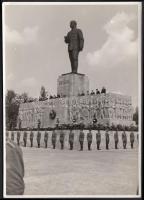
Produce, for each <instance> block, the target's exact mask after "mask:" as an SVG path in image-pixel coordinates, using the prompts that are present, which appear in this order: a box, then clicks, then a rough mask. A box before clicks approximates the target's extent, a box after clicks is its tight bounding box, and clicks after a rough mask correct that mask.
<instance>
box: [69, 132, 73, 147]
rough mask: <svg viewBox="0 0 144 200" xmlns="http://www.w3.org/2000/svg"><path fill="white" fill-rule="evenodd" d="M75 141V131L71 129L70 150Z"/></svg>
mask: <svg viewBox="0 0 144 200" xmlns="http://www.w3.org/2000/svg"><path fill="white" fill-rule="evenodd" d="M73 143H74V132H73V130H72V129H71V130H70V134H69V144H70V150H73Z"/></svg>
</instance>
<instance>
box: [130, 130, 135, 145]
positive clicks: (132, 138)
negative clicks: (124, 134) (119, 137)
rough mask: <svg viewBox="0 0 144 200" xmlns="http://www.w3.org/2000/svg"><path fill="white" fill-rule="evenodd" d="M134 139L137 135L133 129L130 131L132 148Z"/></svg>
mask: <svg viewBox="0 0 144 200" xmlns="http://www.w3.org/2000/svg"><path fill="white" fill-rule="evenodd" d="M134 140H135V136H134V132H133V131H132V132H131V133H130V143H131V149H133V144H134Z"/></svg>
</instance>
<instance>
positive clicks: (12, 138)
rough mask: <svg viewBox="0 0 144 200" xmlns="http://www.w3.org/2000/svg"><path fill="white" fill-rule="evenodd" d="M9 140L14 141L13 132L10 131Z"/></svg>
mask: <svg viewBox="0 0 144 200" xmlns="http://www.w3.org/2000/svg"><path fill="white" fill-rule="evenodd" d="M11 140H12V141H14V132H13V131H12V132H11Z"/></svg>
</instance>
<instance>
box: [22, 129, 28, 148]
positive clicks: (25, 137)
mask: <svg viewBox="0 0 144 200" xmlns="http://www.w3.org/2000/svg"><path fill="white" fill-rule="evenodd" d="M23 141H24V147H26V144H27V132H26V131H24V135H23Z"/></svg>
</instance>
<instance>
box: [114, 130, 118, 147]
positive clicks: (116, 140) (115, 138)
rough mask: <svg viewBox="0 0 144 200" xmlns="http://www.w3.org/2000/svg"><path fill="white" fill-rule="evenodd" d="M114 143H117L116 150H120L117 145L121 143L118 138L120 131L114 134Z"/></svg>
mask: <svg viewBox="0 0 144 200" xmlns="http://www.w3.org/2000/svg"><path fill="white" fill-rule="evenodd" d="M114 141H115V149H118V147H117V145H118V142H119V137H118V130H116V132H115V133H114Z"/></svg>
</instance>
